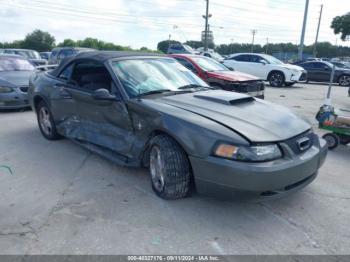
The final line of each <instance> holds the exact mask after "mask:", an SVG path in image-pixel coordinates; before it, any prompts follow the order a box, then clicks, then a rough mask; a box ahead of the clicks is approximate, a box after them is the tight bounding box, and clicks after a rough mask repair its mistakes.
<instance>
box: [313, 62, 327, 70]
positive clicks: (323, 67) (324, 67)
mask: <svg viewBox="0 0 350 262" xmlns="http://www.w3.org/2000/svg"><path fill="white" fill-rule="evenodd" d="M314 68H315V69H326V68H329V66H328V65H326V64H324V63H314Z"/></svg>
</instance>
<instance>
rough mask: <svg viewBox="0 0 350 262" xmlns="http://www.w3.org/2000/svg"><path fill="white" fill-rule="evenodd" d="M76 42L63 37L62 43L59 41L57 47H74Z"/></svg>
mask: <svg viewBox="0 0 350 262" xmlns="http://www.w3.org/2000/svg"><path fill="white" fill-rule="evenodd" d="M76 45H77V43H76V42H75V41H74V40H72V39H69V38H68V39H64V40H63V42H62V43H59V44H58V46H59V47H75V46H76Z"/></svg>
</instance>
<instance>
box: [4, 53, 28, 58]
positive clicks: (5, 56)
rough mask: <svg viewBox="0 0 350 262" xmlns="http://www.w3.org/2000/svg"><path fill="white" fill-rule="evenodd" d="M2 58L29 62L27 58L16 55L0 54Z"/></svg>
mask: <svg viewBox="0 0 350 262" xmlns="http://www.w3.org/2000/svg"><path fill="white" fill-rule="evenodd" d="M0 58H18V59H22V60H27V59H26V58H25V57H23V56H20V55H15V54H3V53H0Z"/></svg>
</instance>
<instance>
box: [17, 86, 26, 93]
mask: <svg viewBox="0 0 350 262" xmlns="http://www.w3.org/2000/svg"><path fill="white" fill-rule="evenodd" d="M19 89H20V90H21V91H22V92H23V93H27V92H28V86H20V87H19Z"/></svg>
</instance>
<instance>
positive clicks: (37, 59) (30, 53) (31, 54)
mask: <svg viewBox="0 0 350 262" xmlns="http://www.w3.org/2000/svg"><path fill="white" fill-rule="evenodd" d="M3 53H4V54H8V55H19V56H22V57H25V58H27V59H28V61H29V62H30V63H31V64H32V65H33V66H43V65H46V64H47V60H45V59H42V58H41V56H40V54H39V53H38V52H37V51H35V50H30V49H14V48H7V49H4V50H3Z"/></svg>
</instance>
